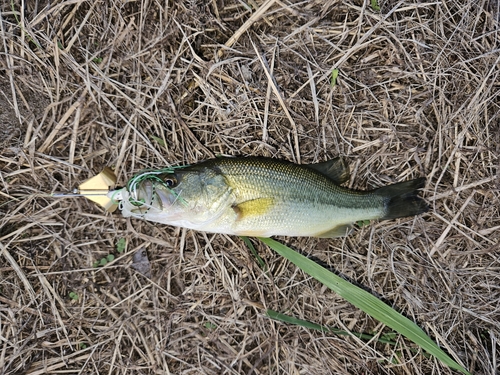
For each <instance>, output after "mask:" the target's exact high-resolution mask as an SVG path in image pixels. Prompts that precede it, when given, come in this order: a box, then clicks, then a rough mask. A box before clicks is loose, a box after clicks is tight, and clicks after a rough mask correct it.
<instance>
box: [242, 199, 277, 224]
mask: <svg viewBox="0 0 500 375" xmlns="http://www.w3.org/2000/svg"><path fill="white" fill-rule="evenodd" d="M273 205H274V202H273V199H272V198H257V199H252V200H249V201H245V202H241V203H239V204H236V205H234V206H233V210H234V211H235V212H236V214H237V215H238V217H237V219H236V220H242V219H244V218H247V217H251V216H260V215H264V214H265V213H266V212H268V211H269V209H271V207H272V206H273Z"/></svg>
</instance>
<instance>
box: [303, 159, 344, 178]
mask: <svg viewBox="0 0 500 375" xmlns="http://www.w3.org/2000/svg"><path fill="white" fill-rule="evenodd" d="M307 166H308V167H309V168H312V169H315V170H317V171H318V172H319V173H321V174H322V175H325V176H326V177H328V178H330V180H332V181H333V182H335V183H336V184H337V185H341V184H343V183H344V182H346V181H348V180H349V177H350V175H351V173H350V171H349V165H347V162H346V161H345V159H343V158H342V157H340V156H339V157H336V158H335V159H331V160H327V161H324V162H322V163H316V164H307Z"/></svg>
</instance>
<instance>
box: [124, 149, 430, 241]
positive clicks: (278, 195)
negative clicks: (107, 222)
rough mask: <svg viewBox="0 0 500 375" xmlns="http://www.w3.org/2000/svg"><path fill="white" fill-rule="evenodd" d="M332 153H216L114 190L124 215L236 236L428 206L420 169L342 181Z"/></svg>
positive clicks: (385, 216) (330, 229) (314, 229)
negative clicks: (302, 158) (387, 179)
mask: <svg viewBox="0 0 500 375" xmlns="http://www.w3.org/2000/svg"><path fill="white" fill-rule="evenodd" d="M349 178H350V172H349V166H348V164H347V162H346V161H345V159H344V158H342V157H337V158H334V159H331V160H328V161H326V162H322V163H315V164H295V163H292V162H289V161H285V160H280V159H274V158H266V157H218V158H214V159H209V160H206V161H203V162H200V163H197V164H193V165H187V166H179V167H172V168H163V169H154V170H145V171H142V172H140V173H138V174H137V175H135V176H134V177H132V178H131V179H130V180H129V181H128V182H127V184H126V187H124V188H123V189H122V191H120V192H119V198H120V202H119V208H120V210H121V212H122V214H123V216H124V217H135V218H141V219H145V220H148V221H152V222H156V223H162V224H168V225H173V226H177V227H184V228H189V229H194V230H198V231H204V232H211V233H224V234H229V235H239V236H257V237H271V236H294V237H302V236H303V237H318V238H335V237H341V236H346V235H348V234H349V233H350V232H351V230H352V229H353V227H354V226H355V224H356V223H357V222H360V221H367V220H377V219H378V220H391V219H396V218H401V217H408V216H415V215H419V214H422V213H425V212H426V211H427V210H428V205H427V203H426V202H425V200H424V199H423V198H421V197H420V196H419V192H420V189H422V188H423V187H424V186H425V181H426V179H425V177H420V178H417V179H414V180H409V181H404V182H399V183H395V184H392V185H388V186H383V187H379V188H377V189H374V190H368V191H361V190H353V189H348V188H346V187H343V186H341V185H342V184H344V183H345V182H346V181H348V180H349Z"/></svg>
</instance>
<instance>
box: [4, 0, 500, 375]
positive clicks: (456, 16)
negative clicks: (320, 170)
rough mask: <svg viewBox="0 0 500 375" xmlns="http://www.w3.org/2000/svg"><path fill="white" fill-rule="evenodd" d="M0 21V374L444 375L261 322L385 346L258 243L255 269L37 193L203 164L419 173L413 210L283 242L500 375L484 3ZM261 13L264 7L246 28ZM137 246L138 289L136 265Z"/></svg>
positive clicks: (219, 238)
mask: <svg viewBox="0 0 500 375" xmlns="http://www.w3.org/2000/svg"><path fill="white" fill-rule="evenodd" d="M10 3H11V1H5V2H3V3H2V4H3V5H0V7H1V8H0V10H1V12H2V13H1V19H0V22H1V29H0V32H1V36H2V40H1V43H0V149H1V155H0V168H1V169H0V184H1V189H0V245H1V247H0V280H1V281H0V373H2V374H21V373H23V374H24V373H25V374H42V373H63V372H64V373H75V374H76V373H85V374H88V373H96V374H97V373H99V374H111V373H113V374H125V373H127V374H129V373H137V374H152V373H161V374H168V373H171V374H339V373H351V374H361V373H363V374H379V373H383V374H430V373H433V374H436V373H439V374H447V373H450V372H451V371H450V370H449V369H447V368H445V367H443V366H442V365H441V364H439V363H436V362H435V361H433V360H432V359H429V358H426V357H425V356H422V355H420V354H415V353H414V352H412V351H410V350H409V348H411V347H412V346H413V345H412V343H410V342H407V341H405V340H404V339H402V338H399V339H398V342H399V344H400V346H398V347H397V348H392V347H388V346H386V345H382V344H377V343H375V342H370V343H364V342H362V341H360V340H358V339H354V338H346V337H336V336H333V335H329V334H324V333H320V332H313V331H308V330H305V329H303V328H300V327H293V326H287V325H285V324H283V323H278V322H274V321H271V320H270V319H268V318H267V317H266V316H265V315H264V313H265V309H266V308H271V309H274V310H277V311H280V312H284V313H288V314H290V315H293V316H296V317H298V318H302V319H307V320H310V321H313V322H317V323H320V324H329V325H332V326H335V327H340V328H343V327H345V328H348V329H351V330H353V331H359V332H371V331H377V332H380V331H381V330H382V329H383V327H382V326H380V325H379V324H378V323H377V322H376V321H373V320H372V319H370V318H368V317H367V316H365V315H364V314H362V313H360V312H359V311H357V310H356V309H355V308H354V307H352V306H350V305H349V304H347V303H345V302H344V301H342V300H341V299H340V298H339V297H337V296H336V295H334V294H333V293H331V292H329V291H328V290H325V289H324V288H321V285H319V284H318V283H317V282H315V281H313V280H311V279H309V278H306V277H305V276H304V274H303V273H302V272H298V271H297V270H296V269H295V267H293V266H291V265H290V264H289V263H287V262H285V261H283V260H282V259H280V258H279V257H278V256H277V255H275V254H274V253H273V252H271V251H270V250H269V249H266V248H265V247H263V246H258V249H259V251H260V254H261V256H262V257H263V258H264V259H265V261H266V263H267V264H268V266H269V268H270V273H269V274H265V273H264V272H263V271H262V270H261V269H260V268H259V267H258V265H257V263H256V261H255V259H253V257H252V256H251V255H250V254H249V252H248V249H246V248H245V246H244V244H243V243H242V241H241V240H240V239H238V238H230V237H227V236H223V235H212V234H203V233H195V232H192V231H185V230H181V229H176V228H172V227H167V226H161V225H153V224H150V223H146V222H140V221H137V220H126V219H124V218H121V216H120V215H119V214H113V215H112V214H105V213H103V212H102V211H101V210H100V209H99V208H98V207H96V205H94V204H93V203H91V202H87V201H85V200H82V199H72V200H70V199H67V200H56V199H52V198H50V197H47V196H46V195H45V193H51V192H53V191H68V190H71V189H72V188H74V187H75V186H77V185H78V184H79V183H80V182H81V181H83V180H84V179H86V178H88V177H90V176H92V175H94V174H96V173H97V172H99V171H100V170H101V169H102V168H103V167H104V166H106V165H110V166H113V167H114V168H115V169H116V172H117V175H118V178H119V181H120V183H122V184H123V183H124V182H125V181H126V180H127V178H129V177H130V176H132V174H133V173H134V172H136V171H138V170H140V169H142V168H145V167H163V166H166V165H176V164H184V163H192V162H195V161H198V160H203V159H206V158H208V157H210V156H212V155H215V154H229V155H265V156H272V157H279V158H284V159H288V160H294V161H297V162H298V161H300V162H303V163H309V162H315V161H323V160H326V159H327V158H331V157H333V156H335V155H338V154H343V155H348V156H349V158H350V160H351V162H352V171H353V179H352V181H351V185H352V186H354V187H358V188H368V187H372V186H379V185H382V184H387V183H389V182H392V181H395V180H405V179H409V178H412V177H415V176H419V175H426V176H428V184H427V189H426V197H427V198H428V200H429V201H430V202H431V207H432V209H431V211H430V213H429V214H426V215H424V216H422V217H419V218H415V219H404V220H397V221H393V222H383V223H375V224H373V225H371V226H369V227H366V228H363V229H361V230H359V231H358V232H356V233H355V234H353V235H352V236H350V237H348V238H346V239H335V240H326V239H321V240H319V239H309V238H298V239H281V240H282V241H285V242H286V243H287V244H289V245H292V246H294V247H295V248H297V249H301V250H303V251H305V252H306V253H311V255H313V256H315V257H317V258H318V259H320V260H321V261H323V262H325V263H327V264H329V265H331V266H332V267H333V268H334V269H336V270H338V271H339V272H341V273H342V274H344V275H346V276H347V277H350V278H352V279H353V280H354V281H356V282H357V283H359V284H361V285H363V286H365V287H366V288H370V289H371V290H372V291H373V292H375V293H378V294H379V295H380V296H381V297H382V298H383V299H384V300H386V301H388V302H389V303H392V304H394V306H396V307H397V308H398V309H400V310H401V311H402V312H403V313H404V314H406V315H407V316H408V317H410V318H411V319H413V320H415V321H416V322H418V324H419V325H420V326H421V327H422V328H424V329H425V330H426V331H427V332H428V333H429V335H430V336H431V337H433V338H434V339H435V340H436V341H437V342H438V343H439V344H440V345H442V346H443V347H444V348H445V349H446V350H447V351H448V353H450V354H451V355H452V356H453V357H454V358H455V359H456V360H458V361H461V362H462V363H463V364H464V365H465V367H466V368H468V369H470V370H471V371H473V372H474V373H476V374H494V373H496V372H500V362H499V361H500V359H499V357H498V350H499V344H498V341H499V340H500V327H499V321H500V289H499V285H500V262H499V255H500V248H499V244H500V214H499V207H500V205H499V203H498V202H499V198H500V193H499V186H500V181H499V174H500V169H499V156H500V127H499V123H500V120H499V113H500V111H499V103H500V101H499V91H500V83H499V82H500V77H499V71H500V69H499V66H500V65H499V62H500V51H499V48H500V32H499V19H500V9H499V5H498V2H496V1H490V0H485V1H479V2H476V1H472V0H466V1H464V2H459V1H457V0H453V1H443V2H428V3H421V2H411V1H410V2H395V1H388V2H387V3H383V4H381V7H382V9H381V12H374V11H373V10H372V9H371V8H370V6H369V5H368V4H366V3H362V2H360V1H356V0H347V1H340V0H332V1H324V0H316V1H307V2H301V1H294V0H292V1H278V0H268V1H266V2H265V3H264V4H261V3H260V1H257V2H254V1H249V2H248V4H247V3H246V2H242V1H236V0H213V1H208V0H206V1H185V2H169V1H159V0H151V1H148V0H137V1H124V0H102V1H84V0H68V1H62V0H53V1H51V2H50V3H49V2H48V1H46V0H38V1H20V0H12V3H11V4H10ZM254 6H263V7H264V6H266V7H267V6H268V7H267V8H266V10H265V11H263V12H260V13H261V14H262V15H263V17H260V16H259V13H256V12H255V8H253V9H251V8H250V7H254ZM225 43H227V46H228V47H226V48H224V46H223V45H224V44H225ZM333 68H339V69H340V75H339V78H338V83H337V85H336V86H335V87H332V86H331V84H330V74H331V71H332V69H333ZM277 94H278V95H279V96H280V97H278V96H277ZM152 136H155V137H159V138H161V139H162V140H164V143H165V146H162V145H161V142H157V141H154V140H152V138H151V137H152ZM120 238H126V239H127V244H128V245H127V250H126V252H125V253H123V254H119V253H117V251H116V249H115V244H116V243H117V242H118V240H119V239H120ZM141 249H146V250H147V253H148V255H149V259H150V260H151V266H152V276H151V278H150V279H148V278H145V277H143V276H142V275H141V274H139V273H137V272H136V271H134V269H133V268H131V262H132V256H133V254H134V253H136V252H138V251H141ZM110 253H113V254H115V255H116V256H117V259H116V260H115V261H113V262H112V263H111V264H108V265H107V266H106V267H104V268H99V269H95V268H93V267H92V264H93V263H94V262H95V261H96V260H98V259H100V258H102V257H104V256H106V255H107V254H110ZM70 292H74V293H76V294H77V295H78V299H72V298H70V297H69V293H70Z"/></svg>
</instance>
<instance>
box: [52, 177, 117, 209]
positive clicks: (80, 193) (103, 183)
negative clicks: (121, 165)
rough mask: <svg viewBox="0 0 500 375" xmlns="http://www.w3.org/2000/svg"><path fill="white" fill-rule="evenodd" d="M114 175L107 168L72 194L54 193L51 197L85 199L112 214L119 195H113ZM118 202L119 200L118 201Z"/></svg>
mask: <svg viewBox="0 0 500 375" xmlns="http://www.w3.org/2000/svg"><path fill="white" fill-rule="evenodd" d="M115 184H116V175H115V173H114V172H113V170H112V169H111V168H109V167H106V168H104V169H103V171H102V172H101V173H99V174H98V175H96V176H94V177H91V178H89V179H88V180H86V181H84V182H83V183H82V184H80V186H78V189H75V190H73V192H72V193H55V194H52V196H53V197H61V198H64V197H85V198H87V199H90V200H91V201H92V202H95V203H97V204H98V205H100V206H101V207H104V209H105V210H106V211H108V212H113V211H115V210H116V208H117V207H118V202H117V199H116V198H118V196H119V195H117V194H115V193H114V192H115V190H113V189H114V187H115ZM118 191H119V190H118ZM118 200H119V199H118Z"/></svg>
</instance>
